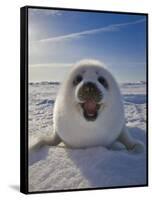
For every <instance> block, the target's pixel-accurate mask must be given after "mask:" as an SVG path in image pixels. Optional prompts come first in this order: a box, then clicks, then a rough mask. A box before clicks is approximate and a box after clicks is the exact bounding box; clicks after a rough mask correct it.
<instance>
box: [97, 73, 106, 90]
mask: <svg viewBox="0 0 152 200" xmlns="http://www.w3.org/2000/svg"><path fill="white" fill-rule="evenodd" d="M98 81H99V83H101V84H102V85H103V86H104V87H105V88H106V89H108V83H107V81H106V79H105V78H103V77H102V76H100V77H99V78H98Z"/></svg>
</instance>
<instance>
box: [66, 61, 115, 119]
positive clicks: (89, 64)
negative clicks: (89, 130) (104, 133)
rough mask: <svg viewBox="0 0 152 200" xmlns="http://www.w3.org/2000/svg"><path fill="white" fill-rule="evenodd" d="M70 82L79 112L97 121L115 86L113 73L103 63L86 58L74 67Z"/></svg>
mask: <svg viewBox="0 0 152 200" xmlns="http://www.w3.org/2000/svg"><path fill="white" fill-rule="evenodd" d="M68 82H69V81H68ZM70 82H71V84H70V85H72V91H73V92H72V93H71V95H74V98H73V99H74V102H75V104H76V107H77V110H78V112H79V113H80V114H81V116H82V117H83V118H85V120H87V121H88V122H89V121H95V120H96V119H97V118H98V116H99V114H101V113H102V111H103V110H104V108H105V107H106V106H107V104H108V101H109V99H110V96H111V95H112V94H111V88H114V87H115V81H114V79H113V77H112V75H111V74H110V73H109V72H108V71H107V69H106V68H104V65H103V64H102V63H100V62H98V61H92V60H91V61H90V60H87V61H86V60H84V61H81V62H79V63H77V64H76V66H75V68H74V69H72V72H71V75H70ZM112 90H113V89H112Z"/></svg>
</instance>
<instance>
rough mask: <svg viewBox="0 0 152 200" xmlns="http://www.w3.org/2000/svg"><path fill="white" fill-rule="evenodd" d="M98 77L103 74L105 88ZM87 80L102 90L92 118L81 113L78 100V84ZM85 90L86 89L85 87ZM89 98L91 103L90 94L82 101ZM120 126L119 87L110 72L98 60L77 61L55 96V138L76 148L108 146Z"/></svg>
mask: <svg viewBox="0 0 152 200" xmlns="http://www.w3.org/2000/svg"><path fill="white" fill-rule="evenodd" d="M80 75H81V78H82V80H81V81H80V82H79V83H78V84H76V85H73V80H75V78H77V76H80ZM99 77H102V78H103V77H104V79H105V80H104V81H106V82H107V84H108V88H104V86H103V85H102V84H101V83H100V82H99V80H98V79H99ZM88 82H89V83H93V84H94V85H96V86H97V87H98V90H99V92H101V93H102V99H101V101H100V102H99V105H100V108H99V109H98V113H97V117H96V119H94V120H88V119H87V118H86V117H85V116H84V115H83V108H82V107H81V99H79V95H78V91H79V90H80V89H81V87H83V85H84V84H86V83H88ZM86 89H88V90H89V87H88V88H86ZM89 100H90V102H91V101H92V102H91V103H92V104H93V103H94V100H93V99H92V97H90V99H86V100H84V103H85V102H87V101H89ZM82 103H83V101H82ZM91 103H90V104H91ZM95 103H96V102H95ZM97 103H98V102H97ZM88 104H89V103H88ZM92 104H91V105H92ZM88 107H89V105H88ZM88 110H89V108H88ZM92 110H93V109H92ZM88 112H89V111H88ZM94 112H95V111H94ZM92 115H93V111H92ZM123 125H124V110H123V102H122V98H121V95H120V91H119V87H118V85H117V83H116V81H115V80H114V78H113V77H112V75H111V74H110V73H109V72H108V71H107V70H106V69H105V68H103V66H102V65H101V64H100V63H98V62H95V61H94V62H93V61H92V62H91V61H83V62H80V63H78V64H77V65H76V66H75V68H74V69H73V70H72V72H71V74H70V75H69V79H67V80H65V82H64V83H63V85H62V87H61V90H60V91H59V94H58V96H57V99H56V103H55V108H54V129H55V131H56V132H57V133H58V135H59V137H60V138H61V139H62V140H63V141H64V143H66V144H67V145H69V146H72V147H77V148H80V147H90V146H96V145H102V146H109V145H111V144H112V143H113V142H114V141H115V140H116V139H117V138H118V136H119V134H120V132H121V130H122V128H123Z"/></svg>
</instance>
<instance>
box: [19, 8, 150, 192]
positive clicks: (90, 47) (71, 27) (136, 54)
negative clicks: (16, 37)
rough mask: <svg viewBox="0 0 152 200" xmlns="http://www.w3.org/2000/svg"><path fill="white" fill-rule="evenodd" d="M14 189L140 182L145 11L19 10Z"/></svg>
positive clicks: (144, 143)
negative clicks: (18, 116) (18, 110)
mask: <svg viewBox="0 0 152 200" xmlns="http://www.w3.org/2000/svg"><path fill="white" fill-rule="evenodd" d="M20 27H21V135H20V138H21V192H23V193H25V194H31V193H44V192H59V191H62V192H63V191H77V190H92V189H93V190H94V189H107V188H122V187H123V188H124V187H138V186H148V14H146V13H129V12H113V11H100V10H80V9H67V8H49V7H37V6H25V7H23V8H21V26H20Z"/></svg>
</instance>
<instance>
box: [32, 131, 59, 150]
mask: <svg viewBox="0 0 152 200" xmlns="http://www.w3.org/2000/svg"><path fill="white" fill-rule="evenodd" d="M60 142H61V139H60V138H59V136H58V135H57V134H56V133H54V134H52V135H51V136H41V137H39V138H37V140H36V141H35V142H34V143H33V144H31V145H30V147H29V151H33V150H38V149H40V148H41V147H43V146H44V145H49V146H56V145H58V144H59V143H60Z"/></svg>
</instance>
